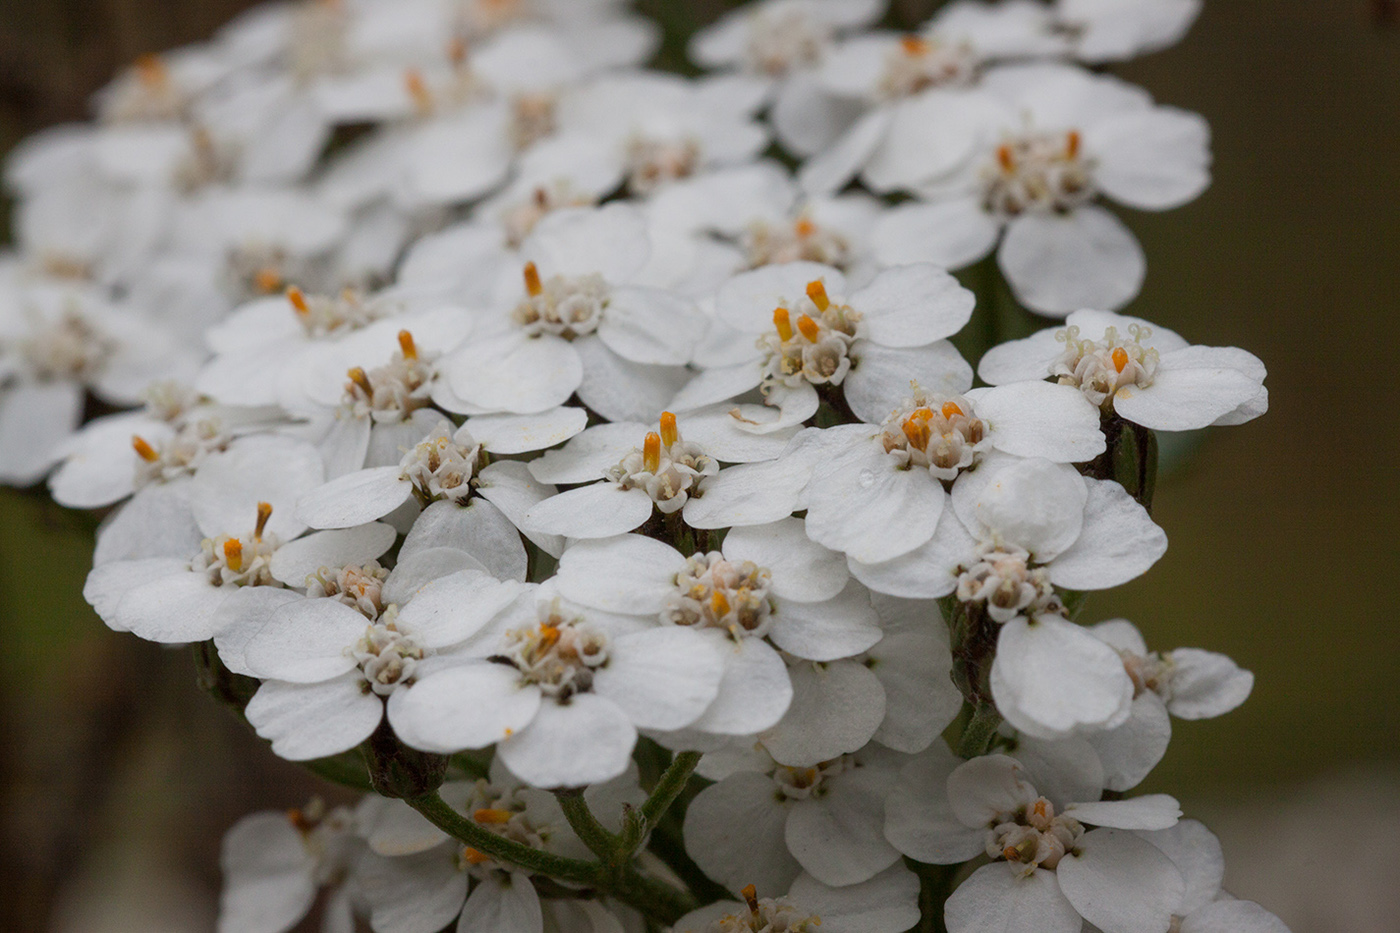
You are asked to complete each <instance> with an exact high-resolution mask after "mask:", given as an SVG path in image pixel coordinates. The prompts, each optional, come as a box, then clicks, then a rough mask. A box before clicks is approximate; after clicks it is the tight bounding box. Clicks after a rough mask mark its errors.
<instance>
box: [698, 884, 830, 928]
mask: <svg viewBox="0 0 1400 933" xmlns="http://www.w3.org/2000/svg"><path fill="white" fill-rule="evenodd" d="M740 893H742V894H743V895H744V905H745V906H744V909H743V910H742V911H740V912H739V913H737V914H726V915H725V916H723V917H720V918H719V919H718V920H712V921H710V923H709V924H708V925H707V926H705V927H703V928H701V930H699V931H685V933H818V931H819V930H820V928H821V923H822V921H821V918H820V917H818V916H816V915H815V914H809V913H807V912H806V911H805V910H802V909H800V908H799V907H798V906H797V905H796V904H795V903H793V901H792V899H791V898H786V897H778V898H772V897H765V898H761V899H760V898H759V896H758V890H757V889H756V888H755V887H754V886H753V885H747V886H746V887H745V888H744V890H743V891H742V892H740Z"/></svg>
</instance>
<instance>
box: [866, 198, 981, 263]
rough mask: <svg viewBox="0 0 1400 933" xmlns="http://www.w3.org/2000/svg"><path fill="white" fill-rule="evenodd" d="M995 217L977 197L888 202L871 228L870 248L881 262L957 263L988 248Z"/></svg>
mask: <svg viewBox="0 0 1400 933" xmlns="http://www.w3.org/2000/svg"><path fill="white" fill-rule="evenodd" d="M1000 235H1001V223H1000V222H999V221H998V220H997V219H996V218H995V217H993V216H992V215H991V214H989V213H988V212H987V211H985V210H984V209H983V208H982V202H981V200H980V199H979V198H973V197H965V198H952V199H950V200H947V201H939V202H937V203H934V204H922V203H919V202H910V203H907V204H900V205H898V206H897V207H893V208H891V209H890V210H889V211H887V212H886V213H885V214H883V215H882V216H881V217H880V220H879V222H877V223H876V225H875V229H874V230H873V231H872V232H871V236H870V248H871V250H872V251H873V252H874V253H875V255H876V257H877V258H878V259H879V260H880V261H881V262H882V263H884V264H885V265H900V264H903V263H909V262H931V263H934V264H935V265H939V266H943V267H944V268H946V269H961V268H963V267H964V266H968V265H971V264H972V263H974V262H976V261H977V260H979V259H981V258H982V257H983V256H985V255H987V254H988V253H990V252H991V251H992V247H993V246H995V245H996V242H997V237H998V236H1000Z"/></svg>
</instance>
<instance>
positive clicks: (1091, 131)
mask: <svg viewBox="0 0 1400 933" xmlns="http://www.w3.org/2000/svg"><path fill="white" fill-rule="evenodd" d="M982 87H983V89H984V91H983V94H984V96H983V97H981V98H979V99H980V100H981V101H982V105H981V108H980V109H979V110H978V115H977V117H976V119H977V120H979V121H981V124H980V126H979V127H978V128H976V129H974V130H972V131H971V135H972V136H973V137H974V138H975V139H976V141H975V142H973V143H970V144H969V145H968V146H967V147H966V151H965V152H962V153H961V154H960V155H959V157H958V161H957V162H956V164H950V165H948V166H947V168H946V170H945V171H944V172H943V173H942V174H940V175H937V176H933V175H930V176H926V177H925V179H924V180H922V181H920V182H919V183H918V184H917V186H913V185H909V186H906V187H917V188H918V190H919V193H920V196H921V197H922V198H923V199H924V200H925V201H927V202H929V203H924V204H919V203H911V204H908V205H902V206H900V207H898V208H895V209H893V210H891V211H890V213H889V214H888V215H887V216H886V217H885V218H884V219H883V220H882V221H881V222H880V224H879V225H878V226H877V229H876V231H875V232H874V234H873V235H872V236H873V242H874V248H875V253H876V255H877V256H878V257H879V258H880V259H881V260H883V261H884V262H886V263H891V264H893V263H903V262H911V261H915V260H923V261H931V262H936V263H940V264H943V265H946V266H948V267H950V268H960V267H962V266H964V265H967V264H969V263H971V262H973V261H975V260H977V259H979V258H981V257H982V256H984V255H986V254H987V253H988V252H990V251H991V250H992V248H993V247H994V246H996V244H997V241H998V239H1000V240H1001V248H1000V250H999V252H998V254H997V261H998V264H999V265H1000V267H1001V270H1002V272H1003V273H1004V274H1005V276H1006V278H1007V281H1008V282H1009V283H1010V284H1011V287H1012V289H1013V291H1015V293H1016V297H1017V299H1018V300H1019V301H1020V302H1021V303H1022V304H1024V305H1025V306H1026V307H1028V308H1030V309H1031V310H1032V311H1035V312H1036V313H1038V314H1044V315H1046V316H1049V317H1061V316H1063V315H1065V314H1067V313H1068V312H1070V311H1073V310H1075V309H1076V308H1084V307H1100V308H1117V307H1120V306H1122V305H1123V304H1126V303H1127V302H1128V301H1130V300H1131V299H1132V298H1133V297H1134V296H1136V295H1137V293H1138V290H1139V288H1140V287H1141V286H1142V279H1143V276H1144V274H1145V269H1146V261H1145V259H1144V258H1143V254H1142V248H1141V247H1140V246H1139V245H1138V242H1137V240H1136V239H1135V238H1134V237H1133V235H1132V233H1131V232H1130V231H1129V230H1128V228H1127V227H1125V226H1124V225H1123V223H1122V222H1121V221H1120V220H1118V219H1117V218H1116V217H1115V216H1114V215H1113V214H1112V213H1110V212H1109V211H1107V210H1106V209H1104V208H1103V207H1100V206H1099V205H1097V204H1096V203H1095V201H1096V200H1097V198H1098V196H1099V195H1100V194H1102V195H1104V196H1106V197H1108V198H1110V199H1112V200H1114V201H1118V202H1119V203H1122V204H1125V205H1127V206H1128V207H1133V208H1138V209H1141V210H1166V209H1168V208H1172V207H1178V206H1180V205H1182V204H1185V203H1187V202H1188V201H1191V200H1193V199H1194V198H1195V197H1196V196H1197V195H1199V194H1200V193H1201V192H1202V191H1204V190H1205V188H1206V186H1207V185H1208V184H1209V183H1210V172H1209V165H1210V151H1209V137H1210V130H1209V127H1208V126H1207V125H1206V123H1205V121H1204V120H1203V119H1201V117H1199V116H1197V115H1196V114H1193V113H1187V112H1186V111H1182V110H1177V109H1174V108H1171V107H1164V106H1154V105H1153V104H1152V101H1151V99H1150V98H1149V97H1148V96H1147V94H1146V93H1145V92H1143V91H1141V90H1140V89H1138V88H1135V87H1133V86H1131V85H1127V84H1124V83H1122V82H1120V81H1118V80H1117V79H1116V78H1112V77H1109V76H1107V75H1093V74H1090V73H1088V72H1085V71H1082V70H1080V69H1077V68H1074V67H1072V66H1069V65H1049V64H1046V65H1018V66H1005V67H1002V68H999V69H996V70H994V71H992V72H989V73H988V74H987V75H986V77H985V78H984V79H983V82H982ZM967 122H968V118H967V117H966V116H965V115H962V114H957V115H955V116H954V117H950V118H948V119H946V120H944V121H942V123H939V124H937V126H938V128H939V129H942V128H943V126H944V124H947V125H949V126H956V127H958V128H965V127H966V125H967ZM1003 230H1005V235H1004V236H1003V235H1002V231H1003Z"/></svg>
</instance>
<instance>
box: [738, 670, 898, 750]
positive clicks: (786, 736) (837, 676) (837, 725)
mask: <svg viewBox="0 0 1400 933" xmlns="http://www.w3.org/2000/svg"><path fill="white" fill-rule="evenodd" d="M788 673H789V675H790V677H791V680H792V705H791V706H790V707H789V708H788V712H787V715H786V716H784V717H783V719H782V721H781V722H779V723H778V724H777V725H776V726H774V727H773V728H772V729H770V730H768V731H767V732H765V733H763V735H762V738H763V744H764V746H765V747H767V749H768V751H769V753H770V754H772V756H773V758H774V759H775V760H776V761H778V762H781V763H782V764H785V765H791V766H793V767H798V768H802V767H808V766H811V765H814V764H817V763H818V762H821V761H827V760H828V759H831V758H835V757H837V756H838V755H843V754H845V753H847V752H854V751H856V750H857V749H859V748H861V747H862V746H864V745H865V743H866V742H869V741H870V737H871V736H872V735H874V734H875V730H876V729H878V728H879V727H880V722H881V720H883V719H884V718H885V688H884V687H882V686H880V681H879V678H877V677H876V676H875V675H874V674H872V673H871V672H870V671H869V669H867V668H866V666H865V665H864V664H861V663H859V662H858V661H834V662H832V663H830V664H812V663H799V664H795V665H793V666H792V668H791V669H790V670H789V672H788Z"/></svg>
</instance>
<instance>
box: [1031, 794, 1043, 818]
mask: <svg viewBox="0 0 1400 933" xmlns="http://www.w3.org/2000/svg"><path fill="white" fill-rule="evenodd" d="M1033 809H1034V810H1035V815H1036V816H1044V815H1045V798H1044V797H1042V798H1040V799H1039V800H1037V801H1036V802H1035V807H1034V808H1033Z"/></svg>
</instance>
